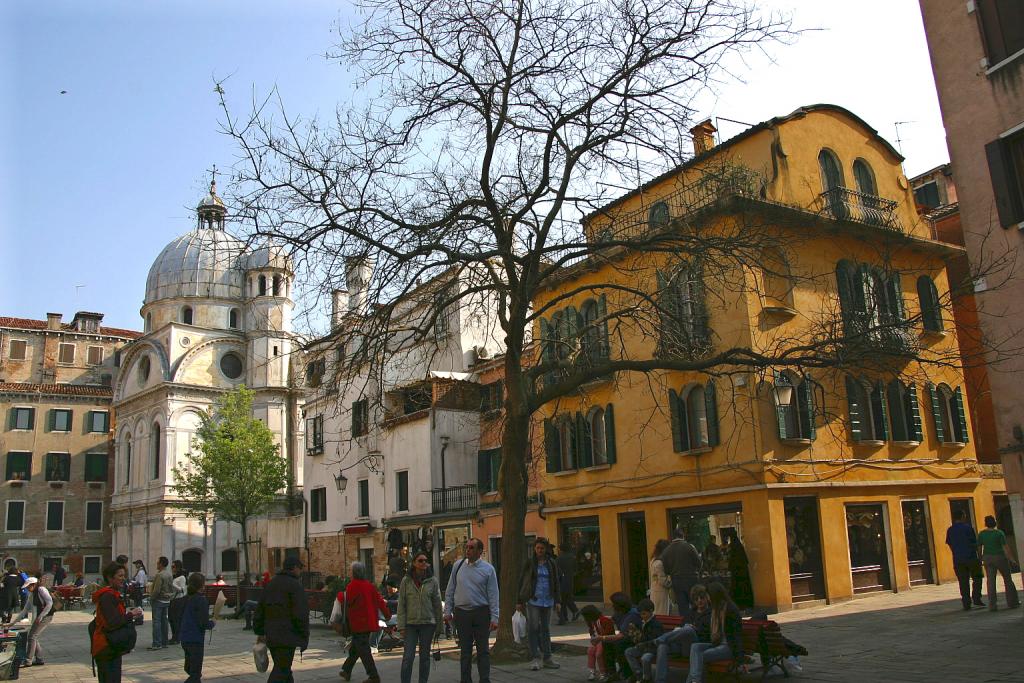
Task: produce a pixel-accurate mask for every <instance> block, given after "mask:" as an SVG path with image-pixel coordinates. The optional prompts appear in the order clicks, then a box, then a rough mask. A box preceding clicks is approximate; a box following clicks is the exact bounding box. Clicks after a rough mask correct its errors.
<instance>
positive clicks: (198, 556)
mask: <svg viewBox="0 0 1024 683" xmlns="http://www.w3.org/2000/svg"><path fill="white" fill-rule="evenodd" d="M181 568H182V569H184V570H185V572H186V573H188V574H191V573H192V572H201V571H203V551H202V550H195V549H193V550H186V551H185V552H183V553H182V554H181Z"/></svg>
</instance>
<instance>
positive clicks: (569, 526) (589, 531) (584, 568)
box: [558, 517, 605, 602]
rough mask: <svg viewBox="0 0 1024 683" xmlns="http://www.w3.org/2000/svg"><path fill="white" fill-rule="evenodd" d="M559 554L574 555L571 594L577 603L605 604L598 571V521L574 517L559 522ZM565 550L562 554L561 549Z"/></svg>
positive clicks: (599, 533) (599, 561)
mask: <svg viewBox="0 0 1024 683" xmlns="http://www.w3.org/2000/svg"><path fill="white" fill-rule="evenodd" d="M558 533H559V538H558V548H559V551H560V552H572V553H576V575H575V576H574V577H573V594H574V595H575V597H576V599H577V601H582V602H604V598H605V596H604V581H603V579H602V576H603V573H602V571H601V525H600V522H599V521H598V518H597V517H576V518H572V519H566V520H562V521H561V522H559V525H558ZM563 547H564V548H567V550H562V548H563Z"/></svg>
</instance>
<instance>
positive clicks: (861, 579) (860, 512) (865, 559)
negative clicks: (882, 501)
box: [846, 504, 892, 593]
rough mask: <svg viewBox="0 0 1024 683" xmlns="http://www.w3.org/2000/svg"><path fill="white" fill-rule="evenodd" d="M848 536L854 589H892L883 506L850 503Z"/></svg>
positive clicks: (871, 590) (866, 591)
mask: <svg viewBox="0 0 1024 683" xmlns="http://www.w3.org/2000/svg"><path fill="white" fill-rule="evenodd" d="M846 535H847V538H848V539H849V542H850V570H851V571H852V572H853V592H854V593H870V592H873V591H884V590H889V589H890V588H891V586H892V582H891V580H890V578H889V545H888V543H887V541H886V538H885V508H884V507H883V506H882V505H878V504H875V505H847V506H846Z"/></svg>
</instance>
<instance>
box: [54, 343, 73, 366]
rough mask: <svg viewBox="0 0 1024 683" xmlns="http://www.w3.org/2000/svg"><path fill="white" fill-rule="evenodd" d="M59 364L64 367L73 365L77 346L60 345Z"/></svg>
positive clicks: (58, 352) (58, 351)
mask: <svg viewBox="0 0 1024 683" xmlns="http://www.w3.org/2000/svg"><path fill="white" fill-rule="evenodd" d="M57 362H58V363H60V364H62V365H71V364H73V363H74V362H75V345H74V344H58V345H57Z"/></svg>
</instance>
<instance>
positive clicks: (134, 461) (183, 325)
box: [111, 180, 303, 578]
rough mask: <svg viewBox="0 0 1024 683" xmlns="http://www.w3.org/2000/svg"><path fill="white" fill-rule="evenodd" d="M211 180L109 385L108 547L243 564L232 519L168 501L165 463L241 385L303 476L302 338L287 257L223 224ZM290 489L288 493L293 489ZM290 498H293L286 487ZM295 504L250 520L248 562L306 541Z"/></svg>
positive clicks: (204, 564)
mask: <svg viewBox="0 0 1024 683" xmlns="http://www.w3.org/2000/svg"><path fill="white" fill-rule="evenodd" d="M226 218H227V209H226V207H225V206H224V202H223V201H222V200H221V198H220V197H219V196H217V187H216V180H214V181H213V182H211V183H210V192H209V194H208V195H207V196H206V197H205V198H203V200H202V201H201V202H200V203H199V205H198V206H197V207H196V225H195V227H194V228H193V229H192V230H191V231H189V232H187V233H185V234H184V235H181V236H180V237H178V238H176V239H174V240H173V241H171V243H170V244H168V245H167V246H166V247H165V248H164V249H163V251H161V252H160V255H159V256H157V258H156V260H155V261H154V262H153V266H152V267H151V268H150V270H149V277H148V278H147V280H146V296H145V300H144V301H143V304H142V310H141V314H142V317H143V320H144V321H145V335H144V336H143V337H141V338H140V339H138V340H137V341H135V342H134V343H132V344H131V345H130V346H127V347H125V349H124V350H123V351H122V353H121V357H120V373H119V375H118V380H117V384H116V386H115V388H114V409H115V411H116V416H117V426H116V432H115V439H116V440H115V450H116V453H115V471H114V476H113V484H112V486H113V491H112V495H111V512H112V519H113V554H114V556H117V555H119V554H122V553H123V554H125V555H127V556H128V557H129V558H130V559H131V560H135V559H142V560H143V561H144V562H146V566H147V567H150V568H152V565H155V562H156V558H157V557H159V556H161V555H164V556H166V557H168V558H171V559H182V560H183V562H184V564H185V569H186V570H188V571H202V572H204V573H205V574H206V575H207V576H212V575H215V574H218V573H223V574H226V575H227V576H228V577H230V578H236V577H235V576H233V575H234V574H235V573H239V574H240V572H241V571H243V570H244V567H242V559H241V558H242V557H243V553H242V548H241V546H239V545H238V543H239V541H240V540H241V533H240V529H239V527H238V525H237V524H234V523H229V522H223V521H219V520H213V519H210V520H207V521H206V522H205V523H204V522H201V521H198V520H195V519H192V518H189V517H187V516H186V514H185V511H184V510H182V509H181V508H179V507H178V506H177V503H178V497H177V496H176V495H175V494H174V492H173V490H172V488H171V486H172V484H173V483H174V482H173V469H174V467H176V466H180V465H183V464H184V463H185V457H186V454H187V453H188V452H189V451H190V450H191V448H192V440H193V438H194V437H195V433H196V431H197V429H198V427H199V424H200V415H201V414H202V413H203V412H204V411H206V410H207V409H208V408H210V406H211V405H213V403H214V401H216V399H217V397H218V396H220V395H221V394H223V393H224V392H226V391H229V390H231V389H233V388H235V387H237V386H239V385H241V384H244V385H245V386H247V387H249V388H250V389H252V390H254V391H255V392H256V397H255V401H254V405H253V412H254V415H255V416H256V417H258V418H259V419H260V420H262V421H263V422H264V423H265V424H266V425H267V426H268V427H269V428H270V430H271V431H272V432H273V433H274V435H275V437H276V439H277V442H278V444H280V447H281V454H282V456H284V457H285V458H287V459H288V462H289V466H290V468H291V475H292V477H291V480H292V481H293V482H301V481H302V472H301V467H302V458H301V457H299V454H300V453H301V452H302V451H301V444H300V443H299V440H300V439H301V438H302V435H301V433H300V428H299V425H300V424H301V421H300V411H301V408H302V405H301V397H300V393H299V391H297V390H296V389H293V388H292V387H297V386H298V384H297V383H293V382H291V381H290V379H291V377H292V374H293V372H295V371H296V370H295V368H297V367H298V365H299V363H298V360H297V358H296V357H295V356H294V353H295V352H296V350H297V349H299V348H300V344H299V343H298V341H297V340H296V339H295V337H294V335H293V334H292V309H293V302H292V300H291V299H290V294H291V289H292V279H293V275H294V272H293V268H292V264H291V261H290V259H289V258H288V257H287V256H286V255H285V254H284V253H283V251H282V250H281V249H280V248H279V247H275V246H273V245H270V244H268V245H265V246H261V247H257V248H250V247H248V246H247V245H246V243H245V242H243V241H241V240H239V239H236V238H235V237H232V236H231V235H230V234H228V232H227V231H226V230H225V219H226ZM287 493H290V494H296V493H297V492H296V491H289V492H287ZM293 499H297V498H295V497H293ZM301 512H302V508H301V505H300V506H299V507H298V509H297V510H295V509H294V508H293V509H291V510H289V509H288V507H287V506H282V507H281V509H280V510H279V511H275V512H271V513H270V514H269V515H267V516H266V517H265V518H263V519H259V520H257V521H256V522H254V523H251V524H252V526H251V528H250V529H249V538H250V543H251V545H250V547H249V558H250V570H252V571H257V570H260V571H262V570H265V569H272V568H273V566H277V565H279V564H280V560H281V559H282V558H283V557H284V556H285V555H288V554H293V553H297V552H298V548H299V547H300V546H302V545H303V540H302V539H303V534H302V516H301Z"/></svg>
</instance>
